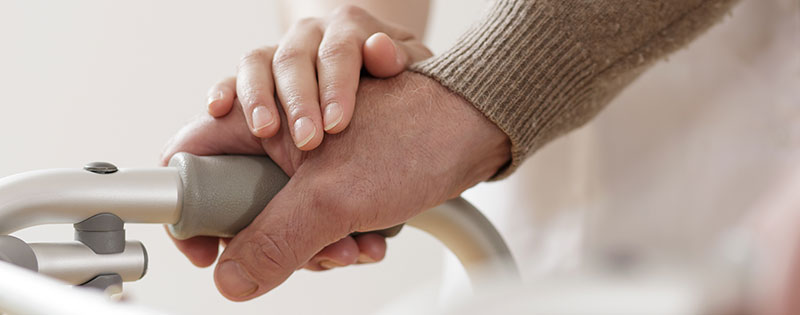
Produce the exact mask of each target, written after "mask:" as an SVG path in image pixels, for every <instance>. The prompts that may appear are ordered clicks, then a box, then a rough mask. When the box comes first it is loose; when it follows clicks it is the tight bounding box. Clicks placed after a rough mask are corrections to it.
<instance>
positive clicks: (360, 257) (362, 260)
mask: <svg viewBox="0 0 800 315" xmlns="http://www.w3.org/2000/svg"><path fill="white" fill-rule="evenodd" d="M358 262H360V263H374V262H375V260H374V259H372V257H369V256H367V254H359V255H358Z"/></svg>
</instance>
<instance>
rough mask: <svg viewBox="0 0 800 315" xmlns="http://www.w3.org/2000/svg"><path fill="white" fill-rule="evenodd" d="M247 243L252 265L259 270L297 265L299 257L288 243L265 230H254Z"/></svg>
mask: <svg viewBox="0 0 800 315" xmlns="http://www.w3.org/2000/svg"><path fill="white" fill-rule="evenodd" d="M247 245H248V246H247V248H249V249H250V250H251V253H250V254H251V255H252V257H253V263H254V264H255V266H253V267H255V268H257V269H259V270H294V269H295V267H297V266H298V265H299V259H298V258H297V255H296V254H295V252H294V250H293V249H292V247H291V246H290V245H289V243H288V242H286V241H285V240H284V239H283V238H281V237H278V236H276V235H272V234H270V233H268V232H267V231H263V230H260V229H259V230H258V231H256V232H255V233H254V234H253V236H252V237H251V238H250V240H249V241H248V244H247Z"/></svg>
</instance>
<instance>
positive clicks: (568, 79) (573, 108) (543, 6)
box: [411, 0, 736, 178]
mask: <svg viewBox="0 0 800 315" xmlns="http://www.w3.org/2000/svg"><path fill="white" fill-rule="evenodd" d="M735 2H736V0H635V1H632V0H495V1H494V2H493V3H492V4H491V5H490V7H489V9H488V11H487V12H486V13H485V14H484V16H483V18H482V19H481V20H480V21H478V22H477V23H476V24H474V25H473V26H472V27H471V28H470V29H469V30H468V31H467V32H466V33H465V34H464V35H462V36H461V38H460V39H459V41H458V43H457V44H456V45H455V46H454V47H451V48H450V49H449V50H447V51H446V52H444V53H443V54H441V55H437V56H434V57H432V58H430V59H427V60H424V61H422V62H419V63H417V64H415V65H413V66H412V68H411V71H415V72H418V73H421V74H423V75H426V76H429V77H431V78H433V79H435V80H437V81H438V82H439V83H441V84H442V85H443V86H445V87H447V88H448V89H450V90H451V91H452V92H454V93H456V94H458V95H460V96H462V97H464V98H465V99H466V100H467V101H469V102H470V103H472V104H473V105H474V106H475V107H476V108H477V109H478V110H480V111H481V112H482V113H483V114H484V115H486V117H487V118H488V119H489V120H491V121H492V122H494V123H495V124H497V126H498V127H500V129H501V130H503V132H505V133H506V134H507V135H508V137H509V138H510V140H511V144H512V148H511V151H512V152H511V156H512V160H511V163H510V164H509V165H508V167H506V168H504V169H503V170H501V171H500V172H499V173H498V174H497V176H495V178H502V177H505V176H507V175H509V174H511V173H512V172H513V171H514V170H515V169H516V168H517V167H518V166H519V165H520V163H522V161H523V160H524V159H525V158H527V157H528V156H529V155H531V154H532V153H533V152H534V151H536V150H537V149H538V148H540V147H542V146H543V145H544V144H546V143H547V142H549V141H551V140H553V139H554V138H556V137H558V136H559V135H562V134H564V133H566V132H568V131H570V130H572V129H575V128H577V127H579V126H581V125H582V124H584V123H585V122H587V121H588V120H590V119H591V118H592V117H594V116H595V115H596V114H597V113H598V112H599V111H600V110H601V109H602V108H603V107H604V106H605V105H606V104H607V103H608V102H609V101H611V99H612V98H613V97H614V96H615V95H617V94H618V93H619V92H620V91H621V90H622V89H623V88H624V87H625V86H627V85H628V84H629V83H630V82H631V81H633V79H635V78H636V77H637V76H638V75H639V74H640V73H642V71H644V70H645V69H646V68H648V67H649V66H650V65H652V64H653V63H654V62H655V61H657V60H659V59H661V58H663V57H665V56H666V55H667V54H669V53H671V52H673V51H675V50H677V49H679V48H681V47H683V46H685V45H687V44H688V43H689V42H690V41H691V40H692V39H694V38H695V37H697V36H698V35H699V34H700V33H702V32H703V31H705V30H706V29H708V28H709V27H710V26H711V25H713V24H714V23H716V22H717V21H719V20H721V18H722V17H723V16H724V15H725V14H726V13H728V12H729V10H730V9H731V7H732V6H733V4H734V3H735Z"/></svg>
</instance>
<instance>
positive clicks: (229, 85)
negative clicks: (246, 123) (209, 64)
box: [208, 77, 236, 117]
mask: <svg viewBox="0 0 800 315" xmlns="http://www.w3.org/2000/svg"><path fill="white" fill-rule="evenodd" d="M235 98H236V78H235V77H230V78H226V79H224V80H222V81H219V82H217V84H214V86H212V87H211V89H209V90H208V113H209V114H210V115H211V116H213V117H222V116H225V115H227V114H228V113H229V112H230V111H231V107H233V100H234V99H235Z"/></svg>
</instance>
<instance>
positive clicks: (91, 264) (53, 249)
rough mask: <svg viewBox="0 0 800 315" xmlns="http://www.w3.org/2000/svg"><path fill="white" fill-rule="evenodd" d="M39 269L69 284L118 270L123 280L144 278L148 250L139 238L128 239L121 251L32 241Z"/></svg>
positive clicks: (81, 244) (73, 244) (80, 244)
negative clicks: (99, 252) (95, 250)
mask: <svg viewBox="0 0 800 315" xmlns="http://www.w3.org/2000/svg"><path fill="white" fill-rule="evenodd" d="M29 245H30V247H31V249H33V253H34V254H35V255H36V261H37V262H38V264H39V273H41V274H44V275H47V276H50V277H53V278H56V279H60V280H62V281H65V282H67V283H70V284H76V285H77V284H83V283H86V282H87V281H89V280H92V278H94V277H95V276H97V275H100V274H111V273H116V274H119V275H120V276H121V277H122V281H136V280H139V279H141V278H142V277H143V276H144V274H145V271H146V270H147V252H146V251H145V249H144V245H142V243H140V242H135V241H133V242H126V243H125V251H123V252H122V253H118V254H104V255H100V254H96V253H95V252H93V251H92V250H91V249H89V247H87V246H86V245H84V244H83V243H80V242H64V243H32V244H29Z"/></svg>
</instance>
